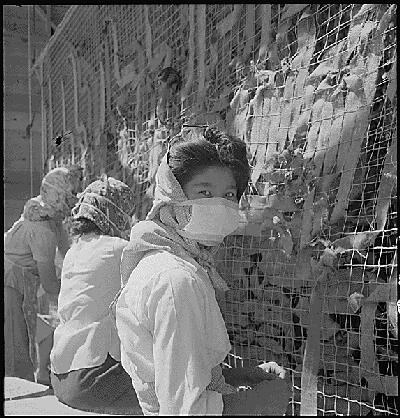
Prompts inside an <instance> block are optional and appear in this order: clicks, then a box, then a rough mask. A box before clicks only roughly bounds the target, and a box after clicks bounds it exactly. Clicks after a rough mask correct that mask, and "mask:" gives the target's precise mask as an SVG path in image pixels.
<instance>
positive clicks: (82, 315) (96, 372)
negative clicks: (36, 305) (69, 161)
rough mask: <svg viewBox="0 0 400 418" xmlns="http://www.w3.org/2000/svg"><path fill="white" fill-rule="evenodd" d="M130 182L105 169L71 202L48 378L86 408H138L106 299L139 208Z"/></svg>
mask: <svg viewBox="0 0 400 418" xmlns="http://www.w3.org/2000/svg"><path fill="white" fill-rule="evenodd" d="M133 199H134V197H133V194H132V192H131V190H130V188H129V187H128V186H127V185H126V184H125V183H122V182H120V181H118V180H115V179H114V178H112V177H108V178H107V176H105V175H103V176H102V178H101V179H100V180H96V181H94V182H93V183H91V184H90V185H89V186H88V187H87V188H86V189H85V190H84V191H83V192H82V193H81V194H80V195H79V201H78V202H77V204H76V205H75V207H74V208H73V209H72V228H71V231H72V238H73V242H72V244H71V248H70V249H69V251H68V252H67V254H66V256H65V259H64V263H63V269H62V274H61V290H60V294H59V298H58V315H59V320H60V324H59V325H58V326H57V328H56V330H55V331H54V345H53V348H52V351H51V355H50V360H51V383H52V386H53V389H54V394H55V395H56V397H57V398H58V399H59V400H60V401H61V402H63V403H64V404H66V405H69V406H71V407H73V408H78V409H81V410H85V411H93V412H103V413H120V414H125V413H126V414H135V413H138V411H139V413H140V408H139V406H138V402H137V398H136V394H135V390H134V389H133V387H132V383H131V379H130V377H129V375H128V374H127V373H126V372H125V371H124V369H123V367H122V366H121V363H120V342H119V338H118V335H117V332H116V329H115V324H114V322H113V320H114V318H113V317H112V316H110V315H109V313H110V311H109V305H110V303H111V302H112V300H113V299H114V298H115V295H116V294H117V292H118V291H119V289H120V261H121V254H122V250H123V248H124V247H125V246H126V244H127V243H128V242H127V241H126V240H125V239H123V238H121V237H122V236H125V234H126V232H127V230H128V231H129V229H130V226H131V215H132V213H133V209H134V202H133Z"/></svg>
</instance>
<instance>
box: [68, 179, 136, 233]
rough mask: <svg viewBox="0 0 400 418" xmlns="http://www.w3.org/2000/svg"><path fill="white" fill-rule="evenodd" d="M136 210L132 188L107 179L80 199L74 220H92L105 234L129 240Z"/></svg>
mask: <svg viewBox="0 0 400 418" xmlns="http://www.w3.org/2000/svg"><path fill="white" fill-rule="evenodd" d="M134 207H135V205H134V195H133V193H132V191H131V189H130V187H129V186H128V185H126V184H125V183H123V182H122V181H119V180H116V179H114V178H113V177H107V176H106V175H103V176H102V177H101V179H100V180H96V181H94V182H93V183H91V184H89V186H87V187H86V189H85V190H84V191H83V192H82V193H81V194H80V195H79V200H78V203H77V204H76V205H75V207H74V208H73V209H72V216H73V219H79V218H85V219H89V220H90V221H92V222H93V223H94V224H96V226H97V227H98V228H99V229H100V231H101V232H102V233H103V234H106V235H111V236H117V237H120V238H126V239H128V238H129V232H130V227H131V222H132V213H133V211H134ZM125 234H126V235H125Z"/></svg>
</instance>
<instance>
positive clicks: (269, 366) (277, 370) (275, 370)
mask: <svg viewBox="0 0 400 418" xmlns="http://www.w3.org/2000/svg"><path fill="white" fill-rule="evenodd" d="M257 367H259V368H260V369H261V370H262V371H263V372H264V373H266V374H272V375H276V376H278V377H280V378H281V379H285V377H286V374H287V373H286V370H285V369H284V368H283V367H282V366H279V364H278V363H275V361H269V362H268V363H263V364H260V365H258V366H257ZM272 378H273V376H272ZM267 379H268V377H267Z"/></svg>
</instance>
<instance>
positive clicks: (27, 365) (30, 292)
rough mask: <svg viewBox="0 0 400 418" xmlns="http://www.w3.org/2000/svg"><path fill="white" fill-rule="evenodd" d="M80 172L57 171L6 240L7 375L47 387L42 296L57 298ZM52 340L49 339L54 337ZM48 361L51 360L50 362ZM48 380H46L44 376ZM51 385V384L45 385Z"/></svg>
mask: <svg viewBox="0 0 400 418" xmlns="http://www.w3.org/2000/svg"><path fill="white" fill-rule="evenodd" d="M81 182H82V170H81V169H80V168H79V167H77V166H70V167H68V168H67V167H58V168H55V169H53V170H51V171H50V172H48V173H47V174H46V175H45V176H44V178H43V180H42V183H41V187H40V195H39V196H36V197H34V198H31V199H29V200H28V201H27V202H26V204H25V206H24V211H23V213H22V215H21V217H20V218H19V219H18V220H17V221H16V222H15V223H14V225H13V226H12V227H11V228H10V229H9V230H8V231H7V232H6V233H5V234H4V337H5V338H4V340H5V347H4V351H5V375H6V376H15V377H20V378H23V379H27V380H31V381H35V374H36V380H37V381H40V382H41V383H48V382H49V372H48V369H47V363H49V354H50V350H48V347H47V349H46V347H45V346H46V345H47V346H49V345H51V342H52V339H51V336H49V338H46V343H45V344H44V345H43V347H44V349H43V350H41V348H40V346H39V355H38V353H37V348H36V342H37V341H36V330H37V322H38V320H37V314H38V297H37V294H38V290H39V288H40V287H42V288H43V292H45V293H47V294H50V295H54V297H57V295H58V292H59V290H60V282H59V280H57V277H56V267H55V255H56V250H57V249H58V251H59V253H60V254H61V256H64V255H65V253H66V252H67V250H68V247H69V240H68V235H67V233H66V231H65V229H64V227H63V220H64V219H65V218H66V217H67V216H69V214H70V211H71V208H72V207H73V205H74V203H75V202H76V200H77V197H76V195H77V193H78V192H79V191H80V187H81ZM50 334H51V333H50ZM46 356H47V360H46ZM46 374H47V376H46ZM46 379H47V381H46Z"/></svg>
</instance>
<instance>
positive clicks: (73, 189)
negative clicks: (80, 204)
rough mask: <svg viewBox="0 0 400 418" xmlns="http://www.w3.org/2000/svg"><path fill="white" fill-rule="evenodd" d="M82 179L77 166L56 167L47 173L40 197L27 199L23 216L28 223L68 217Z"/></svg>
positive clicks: (80, 171)
mask: <svg viewBox="0 0 400 418" xmlns="http://www.w3.org/2000/svg"><path fill="white" fill-rule="evenodd" d="M81 178H82V169H81V168H80V167H78V166H70V167H57V168H54V169H53V170H51V171H49V172H48V173H47V174H46V175H45V176H44V177H43V180H42V183H41V186H40V195H39V196H36V197H33V198H31V199H29V200H28V201H27V202H26V204H25V206H24V212H23V216H24V219H27V220H29V221H43V220H47V219H56V220H63V219H64V218H65V217H67V216H69V215H70V211H71V208H72V207H73V205H74V204H75V202H76V200H77V197H76V194H77V192H79V189H80V185H81Z"/></svg>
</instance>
